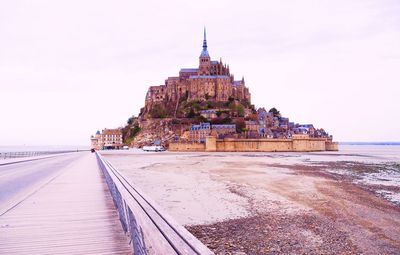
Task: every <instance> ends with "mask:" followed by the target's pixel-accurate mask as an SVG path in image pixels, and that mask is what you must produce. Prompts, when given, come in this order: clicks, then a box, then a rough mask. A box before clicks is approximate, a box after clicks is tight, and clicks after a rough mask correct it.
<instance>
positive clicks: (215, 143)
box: [169, 136, 338, 152]
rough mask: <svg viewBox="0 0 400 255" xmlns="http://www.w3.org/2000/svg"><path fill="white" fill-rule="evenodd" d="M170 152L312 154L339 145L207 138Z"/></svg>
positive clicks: (304, 140)
mask: <svg viewBox="0 0 400 255" xmlns="http://www.w3.org/2000/svg"><path fill="white" fill-rule="evenodd" d="M169 150H170V151H217V152H275V151H276V152H278V151H280V152H291V151H297V152H310V151H337V150H338V144H337V143H335V142H332V141H330V140H327V139H325V138H309V137H308V136H295V137H293V138H292V139H235V138H225V139H216V138H215V137H212V136H210V137H207V138H206V143H205V144H199V143H173V144H170V147H169Z"/></svg>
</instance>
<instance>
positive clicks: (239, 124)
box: [235, 119, 246, 133]
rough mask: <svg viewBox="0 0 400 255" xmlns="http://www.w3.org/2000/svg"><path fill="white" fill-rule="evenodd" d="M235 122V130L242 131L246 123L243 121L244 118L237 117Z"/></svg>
mask: <svg viewBox="0 0 400 255" xmlns="http://www.w3.org/2000/svg"><path fill="white" fill-rule="evenodd" d="M235 124H236V132H238V133H242V132H244V131H246V123H245V122H244V120H242V119H237V120H236V121H235Z"/></svg>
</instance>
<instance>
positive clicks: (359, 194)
mask: <svg viewBox="0 0 400 255" xmlns="http://www.w3.org/2000/svg"><path fill="white" fill-rule="evenodd" d="M102 154H103V155H105V156H106V158H107V159H109V160H110V161H111V163H112V164H113V165H114V166H115V167H117V168H118V169H119V170H121V171H122V172H123V173H124V174H125V175H126V176H127V177H128V178H129V179H130V180H131V182H132V183H134V184H135V185H137V186H138V187H140V188H141V189H142V190H143V191H144V192H146V193H147V194H148V195H149V196H151V197H152V198H153V199H154V200H155V201H156V202H157V203H158V204H159V205H160V206H161V207H163V208H164V209H165V210H166V211H167V212H169V213H170V214H171V215H172V216H173V217H174V218H175V219H177V220H178V222H180V223H181V224H183V225H185V226H186V227H187V229H188V230H189V231H191V232H192V233H193V234H194V235H195V236H197V237H198V238H199V239H200V240H201V241H202V242H204V243H205V244H206V245H207V246H208V247H210V248H211V249H212V250H213V251H214V252H215V253H216V254H400V203H399V202H400V201H399V199H398V196H399V194H400V189H399V187H400V147H399V146H389V147H379V146H377V147H366V146H354V147H352V146H348V147H346V148H344V149H343V148H342V150H341V151H339V152H323V153H302V154H301V153H171V152H165V153H144V152H140V151H115V152H104V153H102Z"/></svg>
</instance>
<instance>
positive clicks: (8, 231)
mask: <svg viewBox="0 0 400 255" xmlns="http://www.w3.org/2000/svg"><path fill="white" fill-rule="evenodd" d="M128 242H129V241H128V238H127V237H126V236H125V234H124V232H123V230H122V227H121V224H120V222H119V219H118V214H117V211H116V209H115V207H114V204H113V202H112V198H111V196H110V193H109V191H108V188H107V185H106V183H105V181H104V179H103V177H102V175H101V172H100V169H99V168H98V166H97V162H96V158H95V155H94V154H90V153H87V154H83V155H82V157H80V158H79V159H78V160H76V161H75V162H73V163H72V164H71V165H69V166H68V167H66V169H65V170H64V171H63V173H62V174H61V175H59V176H58V177H57V178H55V179H54V180H53V181H51V182H50V183H49V184H47V185H46V186H44V187H43V188H41V189H40V190H38V191H37V192H36V193H34V194H33V195H32V196H30V197H29V198H28V199H26V200H25V201H23V202H22V203H20V204H19V205H17V206H16V207H15V208H13V209H12V210H10V211H9V212H7V213H6V214H4V215H3V216H0V254H9V255H12V254H29V255H32V254H40V255H41V254H43V255H44V254H52V255H55V254H98V255H99V254H132V251H131V248H130V246H129V244H128Z"/></svg>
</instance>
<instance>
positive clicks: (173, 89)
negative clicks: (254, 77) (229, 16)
mask: <svg viewBox="0 0 400 255" xmlns="http://www.w3.org/2000/svg"><path fill="white" fill-rule="evenodd" d="M230 97H232V98H235V99H237V100H240V101H247V102H248V103H250V102H251V96H250V93H249V89H248V88H247V87H246V86H245V81H244V78H242V79H241V80H235V79H234V76H233V74H231V72H230V70H229V65H228V66H227V65H226V64H223V63H222V60H221V59H220V60H219V61H214V60H211V58H210V55H209V53H208V50H207V39H206V31H205V30H204V41H203V50H202V51H201V54H200V57H199V66H198V67H197V68H183V69H181V70H180V71H179V76H178V77H169V78H168V79H167V80H165V84H164V85H159V86H151V87H149V89H148V91H147V94H146V100H145V108H144V113H145V114H146V113H148V112H149V111H150V110H151V109H152V107H154V105H156V104H160V105H166V104H168V103H170V104H171V103H172V105H173V104H174V103H178V102H179V100H181V99H185V100H188V101H191V100H213V101H217V102H225V101H227V100H228V99H229V98H230Z"/></svg>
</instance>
